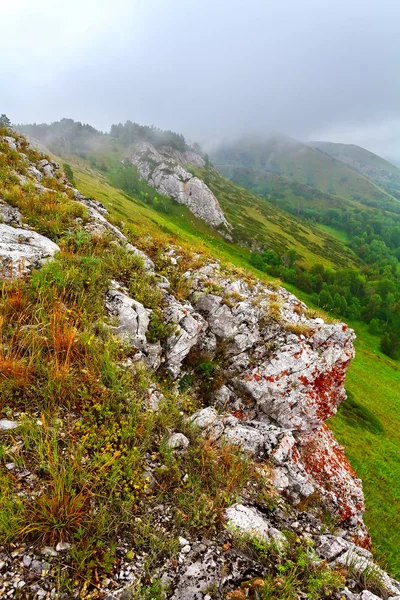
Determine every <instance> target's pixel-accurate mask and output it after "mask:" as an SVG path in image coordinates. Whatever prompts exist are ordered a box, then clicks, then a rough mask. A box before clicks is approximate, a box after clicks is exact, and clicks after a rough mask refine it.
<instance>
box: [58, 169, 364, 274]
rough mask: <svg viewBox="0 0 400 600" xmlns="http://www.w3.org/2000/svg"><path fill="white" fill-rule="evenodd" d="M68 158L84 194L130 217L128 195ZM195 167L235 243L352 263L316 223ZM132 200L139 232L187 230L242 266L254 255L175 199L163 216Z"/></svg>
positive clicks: (311, 258)
mask: <svg viewBox="0 0 400 600" xmlns="http://www.w3.org/2000/svg"><path fill="white" fill-rule="evenodd" d="M68 162H69V163H70V164H71V165H72V167H73V170H74V173H76V175H77V177H76V178H77V181H78V182H79V185H80V188H81V189H82V192H83V193H85V194H88V195H93V196H94V197H96V198H98V199H99V200H101V201H104V202H105V203H107V199H110V198H111V197H113V198H114V199H113V202H114V209H115V212H117V213H118V215H119V217H120V218H122V219H125V220H127V218H128V217H127V213H126V205H125V204H124V203H123V199H124V198H126V196H125V194H124V193H123V192H116V190H115V188H114V187H112V186H111V185H110V184H109V183H108V182H107V180H106V178H105V176H104V175H103V174H100V173H99V172H97V171H95V170H94V169H92V168H88V166H87V163H85V161H82V160H80V159H77V158H73V157H69V158H68ZM194 171H195V172H196V174H198V175H199V176H200V177H202V178H204V180H205V181H206V182H207V183H208V184H209V186H210V187H211V189H212V190H213V192H214V193H215V194H216V195H217V197H218V199H219V201H220V203H221V206H222V208H223V210H224V212H225V214H226V216H227V219H228V221H230V223H232V224H233V225H234V227H235V232H234V234H233V235H234V238H235V241H237V242H239V243H244V244H247V245H248V246H253V247H260V248H262V247H268V248H272V249H276V250H277V251H279V252H285V251H286V250H289V249H291V248H293V249H295V250H296V251H297V252H298V253H299V255H300V256H301V257H302V260H303V263H304V264H305V265H306V266H311V265H312V264H314V263H315V262H316V261H317V260H318V261H319V262H321V263H323V264H324V265H325V266H334V265H335V264H336V265H337V264H348V263H349V262H352V261H353V260H354V257H353V255H352V253H351V252H350V251H349V250H348V248H346V246H345V245H344V244H343V243H342V242H341V241H340V240H337V239H336V237H335V236H332V235H331V234H330V233H329V232H321V231H320V230H319V228H317V227H314V226H312V225H309V224H303V223H299V222H298V221H297V219H296V218H295V217H293V216H291V215H289V214H287V213H285V212H284V211H282V210H280V209H279V208H276V207H275V206H274V205H273V204H271V203H269V202H266V201H265V200H262V199H260V198H259V197H257V196H255V195H254V194H251V193H249V192H248V191H246V190H244V189H242V188H240V187H238V186H236V185H234V184H233V183H232V182H230V181H229V180H227V179H225V178H224V177H222V176H221V175H220V173H218V171H216V170H215V169H212V168H210V169H207V170H205V169H195V170H194ZM115 194H117V195H116V196H115ZM130 202H131V203H132V202H134V204H135V220H136V222H137V227H139V228H140V233H141V232H143V231H146V230H147V229H148V230H149V232H151V231H154V228H156V229H157V230H159V229H160V228H161V229H162V230H164V231H165V232H166V233H169V234H173V235H174V234H175V233H176V232H178V231H180V230H182V229H184V230H185V231H186V233H187V234H188V235H189V236H190V239H191V240H193V241H194V240H196V244H197V243H198V239H199V237H200V238H201V239H202V240H204V242H205V243H206V244H207V245H208V246H209V247H212V248H213V249H214V251H216V252H222V254H224V253H227V254H228V255H229V256H234V257H235V258H236V260H237V261H238V264H240V263H242V264H243V265H244V264H246V263H247V260H248V258H249V256H250V250H249V248H248V247H243V246H240V245H239V246H238V245H236V244H230V243H229V242H227V241H226V240H225V239H224V238H223V237H222V236H221V235H220V234H219V233H218V232H216V231H215V230H214V229H213V228H210V227H208V226H207V225H206V224H205V223H204V222H203V221H201V220H200V219H197V218H196V217H194V216H193V215H192V213H191V212H190V211H189V210H188V209H187V208H186V207H184V206H182V205H179V204H177V203H173V204H172V206H171V212H170V213H169V214H162V213H160V212H156V211H155V210H153V209H152V208H151V207H150V206H148V205H146V204H144V203H143V202H141V201H139V200H135V199H131V200H130Z"/></svg>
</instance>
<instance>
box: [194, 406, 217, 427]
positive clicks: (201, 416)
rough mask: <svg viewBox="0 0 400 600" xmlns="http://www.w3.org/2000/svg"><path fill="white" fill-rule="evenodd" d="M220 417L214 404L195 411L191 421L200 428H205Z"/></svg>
mask: <svg viewBox="0 0 400 600" xmlns="http://www.w3.org/2000/svg"><path fill="white" fill-rule="evenodd" d="M217 417H218V413H217V411H216V410H215V408H214V407H213V406H207V408H201V409H200V410H198V411H197V412H195V413H193V414H192V415H191V416H190V417H189V419H188V420H189V421H190V422H191V423H193V425H196V427H199V428H200V429H205V428H206V427H209V425H211V424H212V423H213V422H214V421H215V419H216V418H217Z"/></svg>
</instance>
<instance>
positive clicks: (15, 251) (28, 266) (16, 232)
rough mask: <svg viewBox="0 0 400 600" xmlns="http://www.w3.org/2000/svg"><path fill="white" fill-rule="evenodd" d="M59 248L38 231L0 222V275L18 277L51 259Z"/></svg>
mask: <svg viewBox="0 0 400 600" xmlns="http://www.w3.org/2000/svg"><path fill="white" fill-rule="evenodd" d="M59 250H60V248H59V247H58V246H57V244H55V243H54V242H52V241H51V240H49V239H48V238H46V237H45V236H43V235H40V234H39V233H36V232H35V231H29V230H27V229H21V228H18V227H10V226H9V225H4V224H1V223H0V265H1V266H0V270H1V276H2V277H19V276H22V275H24V274H25V273H28V272H29V271H31V270H32V269H34V268H38V267H40V266H41V265H42V264H43V263H44V262H45V261H46V260H49V259H51V258H52V257H53V256H54V254H55V253H56V252H58V251H59Z"/></svg>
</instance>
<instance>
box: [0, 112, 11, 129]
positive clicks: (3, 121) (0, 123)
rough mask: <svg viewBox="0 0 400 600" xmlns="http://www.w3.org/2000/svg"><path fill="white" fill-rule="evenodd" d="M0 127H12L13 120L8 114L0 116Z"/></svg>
mask: <svg viewBox="0 0 400 600" xmlns="http://www.w3.org/2000/svg"><path fill="white" fill-rule="evenodd" d="M0 127H7V128H8V127H11V121H10V119H9V118H8V117H7V115H4V114H3V115H1V116H0Z"/></svg>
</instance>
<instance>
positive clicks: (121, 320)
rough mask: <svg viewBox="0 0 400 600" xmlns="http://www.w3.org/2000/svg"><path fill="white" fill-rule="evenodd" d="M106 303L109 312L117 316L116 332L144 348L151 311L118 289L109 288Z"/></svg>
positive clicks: (123, 338) (125, 339) (139, 348)
mask: <svg viewBox="0 0 400 600" xmlns="http://www.w3.org/2000/svg"><path fill="white" fill-rule="evenodd" d="M105 304H106V308H107V310H108V311H109V313H110V314H111V315H112V316H115V317H117V326H116V328H115V332H116V334H117V335H118V336H119V337H120V338H121V339H122V340H124V341H126V342H129V343H130V344H132V345H133V346H135V348H137V349H138V350H143V349H144V348H145V347H146V345H147V339H146V331H147V328H148V326H149V321H150V318H149V315H150V312H151V311H150V310H148V309H146V308H144V306H143V304H141V303H140V302H137V301H136V300H133V299H132V298H129V296H127V295H126V294H124V293H123V292H122V291H119V290H116V289H111V290H109V292H108V293H107V296H106V302H105Z"/></svg>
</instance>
